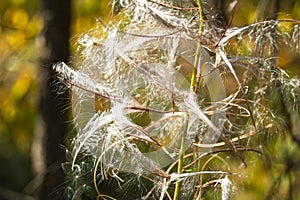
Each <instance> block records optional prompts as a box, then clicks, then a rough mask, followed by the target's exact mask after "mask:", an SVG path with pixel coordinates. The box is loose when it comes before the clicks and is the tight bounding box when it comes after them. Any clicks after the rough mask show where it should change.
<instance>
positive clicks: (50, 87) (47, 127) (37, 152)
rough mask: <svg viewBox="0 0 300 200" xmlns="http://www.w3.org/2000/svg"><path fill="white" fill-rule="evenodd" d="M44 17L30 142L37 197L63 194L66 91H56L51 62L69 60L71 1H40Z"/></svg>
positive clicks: (66, 116)
mask: <svg viewBox="0 0 300 200" xmlns="http://www.w3.org/2000/svg"><path fill="white" fill-rule="evenodd" d="M42 15H43V18H44V31H43V48H42V51H41V53H42V56H41V68H40V107H39V109H40V116H41V117H40V120H39V123H38V125H37V129H36V138H35V141H34V144H33V150H32V152H33V168H34V170H35V172H36V173H37V174H39V175H40V177H41V179H40V182H39V183H38V184H39V190H38V192H37V193H38V194H37V197H38V199H41V200H44V199H65V198H64V197H63V183H64V182H65V180H64V173H63V171H62V169H61V163H62V162H64V160H65V151H64V149H63V148H62V144H64V142H65V141H64V140H65V138H66V135H67V132H68V126H67V122H68V118H69V112H68V110H67V108H68V104H69V102H68V101H69V98H68V92H65V93H63V94H59V95H58V94H57V92H56V89H55V87H56V86H55V84H54V83H57V80H56V77H55V74H54V72H53V70H52V65H53V64H54V63H56V62H58V61H64V62H68V60H69V57H70V53H69V37H70V22H71V0H42Z"/></svg>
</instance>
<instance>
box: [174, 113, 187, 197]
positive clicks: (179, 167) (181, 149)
mask: <svg viewBox="0 0 300 200" xmlns="http://www.w3.org/2000/svg"><path fill="white" fill-rule="evenodd" d="M188 118H189V116H188V114H186V116H185V120H184V126H183V134H182V136H181V144H180V151H179V159H178V167H177V173H178V174H180V173H181V171H182V167H183V158H184V141H185V135H186V133H187V127H188V121H189V119H188ZM179 192H180V182H179V181H177V182H176V185H175V191H174V197H173V200H177V199H178V196H179Z"/></svg>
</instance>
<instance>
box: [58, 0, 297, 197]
mask: <svg viewBox="0 0 300 200" xmlns="http://www.w3.org/2000/svg"><path fill="white" fill-rule="evenodd" d="M236 3H237V2H236V1H234V2H233V3H232V4H231V6H232V8H231V9H232V16H231V18H230V20H229V21H231V20H232V17H233V12H234V7H235V5H236ZM113 4H114V6H115V7H116V8H118V9H119V10H120V12H119V14H118V15H117V16H116V17H115V18H116V20H115V21H112V22H111V23H109V24H108V25H105V26H104V25H103V24H102V23H99V24H98V26H97V27H95V28H93V29H92V30H89V31H88V32H86V33H84V34H82V36H81V37H80V38H79V39H78V45H77V46H78V49H77V53H76V60H75V61H74V67H76V70H75V69H73V68H71V67H69V66H67V65H66V64H65V63H57V64H55V65H54V66H53V69H54V70H55V71H56V72H57V76H58V78H59V79H60V81H61V82H62V83H63V85H64V86H67V87H68V88H70V89H71V91H72V94H71V96H72V113H73V116H74V120H73V123H74V126H75V130H76V136H74V137H73V138H72V139H71V142H70V147H69V149H68V151H67V152H66V155H67V159H68V160H69V162H68V163H64V164H63V169H64V170H65V172H66V174H67V176H68V178H67V184H68V186H67V187H66V192H65V194H66V196H67V198H69V199H81V198H83V197H84V196H85V197H90V198H94V199H160V200H163V199H174V200H176V199H200V198H201V197H202V196H203V195H205V194H206V191H209V190H210V189H209V188H214V189H213V190H214V192H216V191H217V193H216V194H215V196H214V197H216V196H218V195H220V196H219V197H218V198H222V199H223V200H225V199H229V198H230V196H231V195H232V191H233V188H234V185H233V183H232V180H231V179H232V177H233V176H237V175H238V174H236V173H235V172H234V171H231V170H230V162H228V160H226V159H225V158H223V157H222V155H231V159H234V160H238V161H239V162H240V163H242V165H244V166H245V167H246V165H247V163H246V160H245V159H244V155H245V153H246V152H248V153H250V152H249V151H251V152H254V153H260V151H259V144H258V145H257V143H252V142H251V141H252V138H253V137H254V136H256V135H266V134H274V133H284V132H286V131H285V129H286V127H285V126H286V125H285V124H286V120H287V118H286V117H285V115H286V113H290V114H291V113H293V114H295V113H296V115H297V116H299V115H298V114H299V111H298V108H299V100H300V99H299V94H300V89H299V86H300V80H299V78H297V77H292V76H291V75H289V73H288V72H287V71H285V70H284V69H282V68H280V67H278V64H277V63H278V54H279V53H278V52H279V47H282V46H287V47H288V48H289V49H292V50H293V51H294V52H296V53H300V46H299V45H300V35H299V32H300V25H299V21H296V20H270V21H263V22H257V23H254V24H251V25H248V26H245V27H242V28H237V27H234V28H229V25H228V27H226V28H225V29H224V28H219V27H218V22H216V20H214V17H215V16H214V14H213V13H210V10H209V9H205V6H204V5H202V3H201V0H199V1H197V2H196V1H189V0H180V1H177V0H119V1H115V2H113ZM255 145H256V146H255ZM213 162H215V163H219V164H214V165H213V164H212V165H210V163H213ZM216 198H217V197H216Z"/></svg>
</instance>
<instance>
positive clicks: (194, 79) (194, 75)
mask: <svg viewBox="0 0 300 200" xmlns="http://www.w3.org/2000/svg"><path fill="white" fill-rule="evenodd" d="M198 7H199V36H200V37H201V35H202V30H203V20H204V17H203V12H202V2H201V0H198ZM200 51H201V38H200V39H198V44H197V50H196V53H195V59H194V69H193V73H192V78H191V86H190V90H191V92H193V91H196V87H197V83H198V81H199V80H197V79H199V77H197V72H198V71H199V70H200V68H199V69H198V65H199V57H200Z"/></svg>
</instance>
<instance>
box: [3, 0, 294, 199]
mask: <svg viewBox="0 0 300 200" xmlns="http://www.w3.org/2000/svg"><path fill="white" fill-rule="evenodd" d="M108 2H109V0H72V9H71V12H72V25H71V38H70V42H71V47H70V49H71V55H74V54H72V53H74V50H75V49H76V47H74V46H72V45H73V44H75V41H76V38H77V37H78V35H79V34H80V33H83V32H84V31H86V30H88V29H89V28H91V27H92V26H94V25H95V24H96V20H97V18H100V19H101V20H102V21H103V22H104V23H107V22H108V21H109V17H111V16H112V15H111V13H110V9H111V4H109V3H108ZM220 2H222V3H224V5H228V3H230V1H221V0H220ZM272 3H278V5H276V6H277V9H276V13H275V14H276V16H275V17H276V18H280V19H286V18H289V19H290V18H293V19H297V20H300V0H285V1H275V0H274V1H272V0H240V1H239V2H238V6H237V8H236V11H235V17H234V19H233V22H232V25H231V26H238V27H241V26H243V25H246V24H251V23H253V22H256V21H261V20H265V19H270V18H273V19H274V10H272V9H269V8H270V7H269V5H270V4H272ZM276 6H275V7H276ZM224 8H226V6H224ZM277 11H278V12H277ZM225 13H226V15H227V16H228V18H229V16H230V13H231V11H230V10H229V11H228V10H225ZM43 25H44V22H43V17H42V14H41V1H39V0H1V3H0V199H16V197H19V199H26V198H27V199H32V198H31V197H30V195H31V193H32V192H33V191H32V190H34V189H33V188H32V187H33V182H34V180H35V177H34V174H33V172H32V163H31V160H32V158H31V151H32V149H31V144H32V141H33V138H34V133H35V130H36V125H37V121H38V118H39V109H38V104H39V95H40V94H39V78H40V76H39V68H40V56H41V55H40V48H41V44H42V42H41V40H42V37H41V33H42V30H43ZM280 56H281V59H280V60H279V64H280V65H281V66H282V67H284V68H285V69H286V70H287V71H289V72H291V73H292V74H294V75H298V76H299V74H300V57H299V56H294V55H292V54H290V53H286V54H284V55H280ZM71 60H72V56H71ZM297 123H300V122H297ZM60 145H64V144H63V143H61V144H57V146H58V147H59V146H60ZM265 145H268V149H269V151H268V152H266V155H265V158H264V159H260V158H257V157H255V158H254V159H252V160H251V159H249V163H248V168H247V169H243V171H242V173H244V175H245V176H244V177H242V181H241V182H243V187H244V189H242V191H237V192H241V193H244V194H243V195H244V196H245V199H264V198H267V196H268V195H269V194H268V192H269V191H274V192H276V193H278V195H277V197H282V198H279V199H285V198H286V199H288V198H289V194H290V192H291V191H290V190H292V189H294V190H298V189H297V188H299V187H300V181H299V180H297V177H299V175H300V151H299V148H300V144H299V143H297V142H296V141H295V139H293V137H292V136H290V135H285V136H278V137H274V138H270V142H268V143H265ZM61 148H62V147H61ZM33 151H34V150H33ZM33 159H34V158H33ZM62 184H63V183H62ZM291 184H292V185H293V187H290V185H291ZM58 187H59V185H58ZM270 188H272V190H270ZM239 189H241V188H239ZM293 193H295V191H294V192H293ZM243 195H242V196H243ZM280 195H281V196H280ZM246 197H247V198H246ZM294 197H295V199H296V197H298V198H300V192H297V194H296V195H295V196H294Z"/></svg>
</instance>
